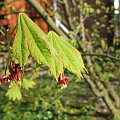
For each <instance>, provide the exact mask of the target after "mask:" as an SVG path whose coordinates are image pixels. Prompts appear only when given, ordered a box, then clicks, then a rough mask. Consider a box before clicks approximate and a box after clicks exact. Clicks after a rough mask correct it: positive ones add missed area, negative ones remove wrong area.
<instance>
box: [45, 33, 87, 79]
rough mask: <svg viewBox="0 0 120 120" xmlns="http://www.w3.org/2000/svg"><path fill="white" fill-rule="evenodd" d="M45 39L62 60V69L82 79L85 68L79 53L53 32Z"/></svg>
mask: <svg viewBox="0 0 120 120" xmlns="http://www.w3.org/2000/svg"><path fill="white" fill-rule="evenodd" d="M47 38H48V40H49V41H50V43H51V44H52V45H53V47H54V48H55V49H56V50H57V52H58V54H59V56H60V58H62V60H63V65H64V67H65V68H67V69H68V70H69V71H71V72H73V73H74V74H76V75H77V76H78V77H82V75H81V73H82V72H84V70H85V67H84V64H83V61H82V57H81V55H80V52H79V51H78V50H76V49H75V48H74V47H72V46H71V45H70V44H69V43H68V42H67V41H66V40H65V39H64V38H63V37H59V36H58V35H57V34H56V33H55V32H53V31H50V32H49V33H48V35H47Z"/></svg>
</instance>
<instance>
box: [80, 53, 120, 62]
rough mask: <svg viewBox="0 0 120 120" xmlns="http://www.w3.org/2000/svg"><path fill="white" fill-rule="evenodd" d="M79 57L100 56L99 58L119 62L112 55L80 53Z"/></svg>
mask: <svg viewBox="0 0 120 120" xmlns="http://www.w3.org/2000/svg"><path fill="white" fill-rule="evenodd" d="M81 55H82V56H100V57H108V58H110V59H112V60H115V61H120V59H119V58H117V57H114V56H112V55H110V54H99V53H82V54H81Z"/></svg>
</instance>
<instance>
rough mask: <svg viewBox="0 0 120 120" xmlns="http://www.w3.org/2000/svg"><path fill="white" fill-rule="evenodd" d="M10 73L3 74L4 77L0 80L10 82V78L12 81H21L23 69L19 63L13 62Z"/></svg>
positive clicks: (3, 82) (4, 82)
mask: <svg viewBox="0 0 120 120" xmlns="http://www.w3.org/2000/svg"><path fill="white" fill-rule="evenodd" d="M9 72H10V75H3V76H2V78H1V79H0V82H1V83H2V84H6V83H8V81H9V80H12V81H15V82H17V81H19V79H20V78H21V76H22V70H21V67H20V65H19V64H15V63H14V62H13V63H12V64H11V66H10V68H9Z"/></svg>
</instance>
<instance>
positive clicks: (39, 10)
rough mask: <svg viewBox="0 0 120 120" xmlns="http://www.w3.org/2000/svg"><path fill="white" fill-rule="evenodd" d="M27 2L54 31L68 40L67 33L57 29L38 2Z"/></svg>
mask: <svg viewBox="0 0 120 120" xmlns="http://www.w3.org/2000/svg"><path fill="white" fill-rule="evenodd" d="M26 2H28V3H29V4H30V5H31V6H32V7H33V8H34V9H35V10H36V12H37V13H38V14H39V15H40V17H42V18H43V19H44V20H45V22H46V23H47V24H48V25H49V26H50V27H51V29H53V30H54V31H55V32H56V33H58V34H59V35H61V36H63V37H65V38H66V39H68V37H67V36H66V35H65V33H64V32H62V31H61V30H60V29H59V28H57V27H56V25H55V23H54V22H53V20H52V19H51V18H50V17H49V16H48V14H47V13H46V11H45V9H44V8H43V7H42V6H41V5H40V4H39V3H38V2H37V1H36V0H26Z"/></svg>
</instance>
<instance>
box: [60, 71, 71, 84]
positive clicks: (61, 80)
mask: <svg viewBox="0 0 120 120" xmlns="http://www.w3.org/2000/svg"><path fill="white" fill-rule="evenodd" d="M69 80H70V78H69V77H66V76H64V74H63V73H61V74H60V76H59V78H58V83H59V84H63V85H67V84H68V81H69Z"/></svg>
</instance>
